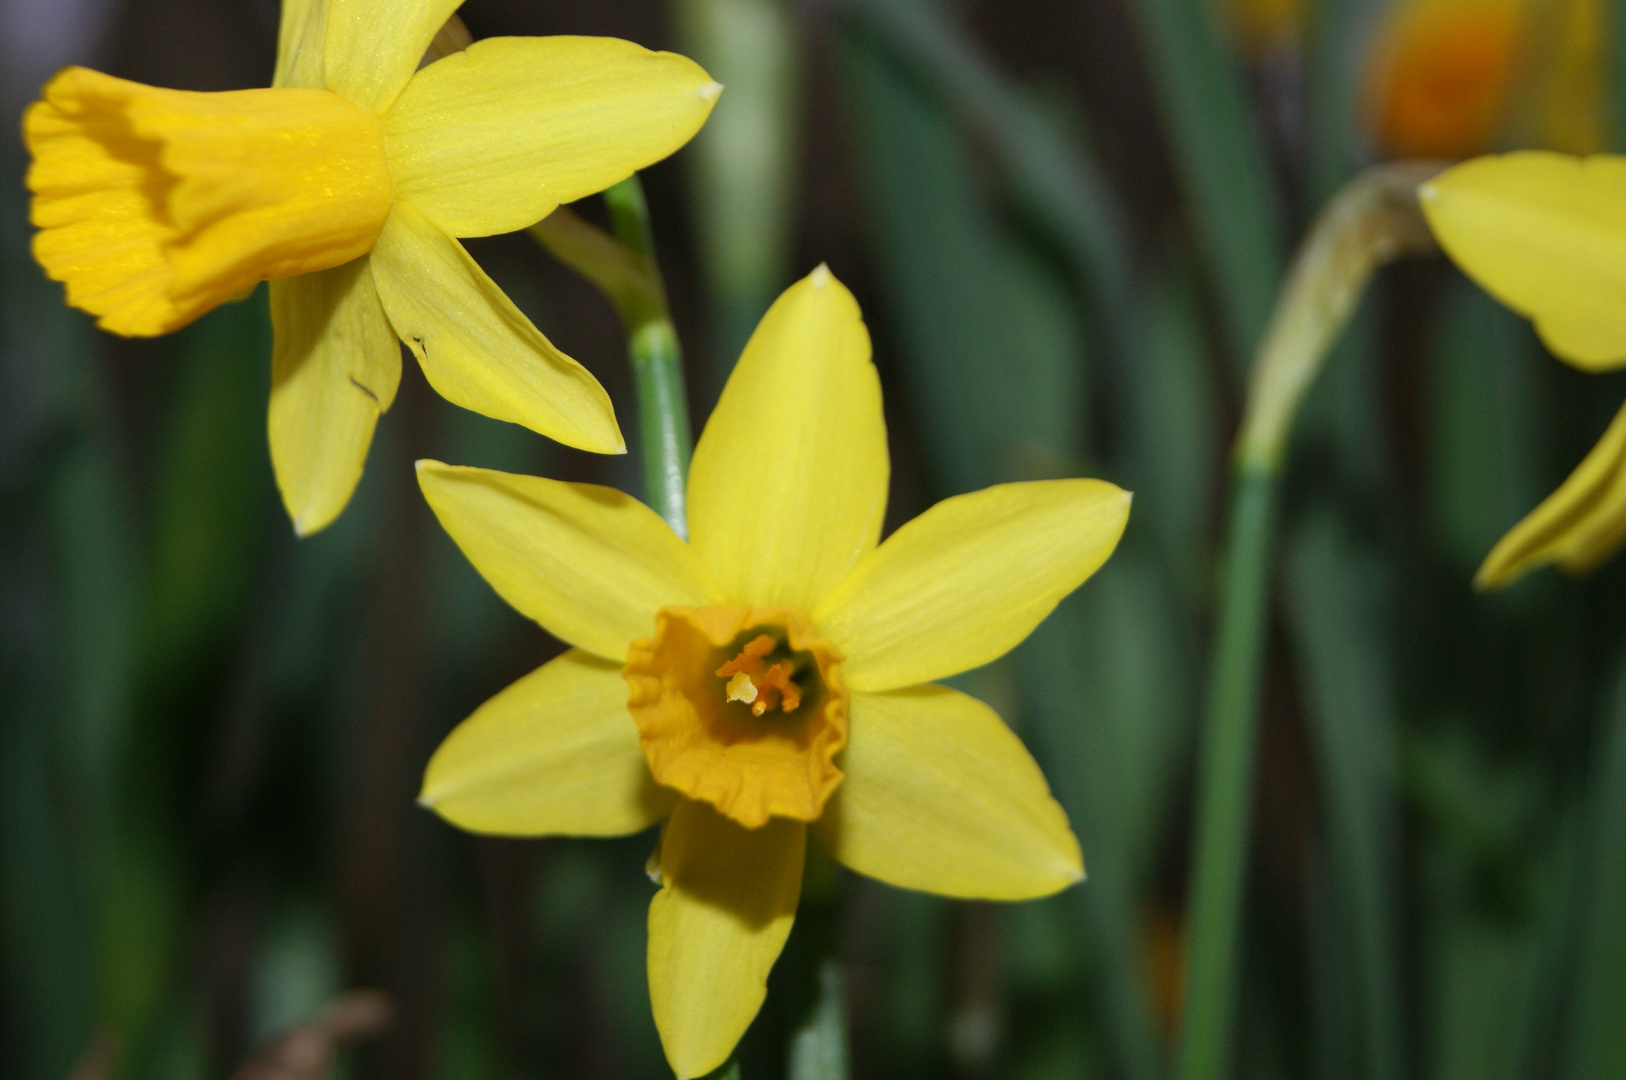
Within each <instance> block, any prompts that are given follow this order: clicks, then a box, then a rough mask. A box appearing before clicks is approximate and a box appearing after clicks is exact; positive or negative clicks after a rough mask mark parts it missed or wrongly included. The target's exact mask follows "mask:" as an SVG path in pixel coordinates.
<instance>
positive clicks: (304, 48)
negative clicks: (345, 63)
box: [271, 0, 328, 87]
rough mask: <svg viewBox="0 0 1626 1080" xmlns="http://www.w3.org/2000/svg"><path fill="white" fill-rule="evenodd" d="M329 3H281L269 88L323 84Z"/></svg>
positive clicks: (303, 0) (302, 0) (316, 0)
mask: <svg viewBox="0 0 1626 1080" xmlns="http://www.w3.org/2000/svg"><path fill="white" fill-rule="evenodd" d="M327 9H328V0H282V21H281V22H280V23H279V24H278V27H277V67H276V73H275V74H274V75H273V76H272V77H271V85H272V86H308V87H319V86H321V85H322V84H323V83H324V82H325V81H326V79H325V76H326V71H327V64H326V63H325V55H324V54H325V52H326V38H327V33H326V30H327Z"/></svg>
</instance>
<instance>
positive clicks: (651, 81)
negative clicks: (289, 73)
mask: <svg viewBox="0 0 1626 1080" xmlns="http://www.w3.org/2000/svg"><path fill="white" fill-rule="evenodd" d="M720 91H721V87H719V86H718V85H717V84H716V83H714V82H713V81H712V79H711V76H710V75H707V74H706V73H705V72H704V71H702V70H701V69H700V66H699V65H698V64H696V63H695V62H694V61H692V60H689V59H687V58H686V57H682V56H678V55H676V54H675V53H665V52H662V53H657V52H650V51H649V50H648V49H645V48H643V47H642V46H639V45H634V44H633V43H632V42H630V41H619V40H617V39H615V38H599V37H546V38H519V37H510V38H490V39H487V40H485V41H477V42H475V43H474V44H473V45H471V46H470V47H469V48H468V49H467V50H465V51H464V52H461V53H456V54H454V55H452V56H448V57H446V58H445V59H444V60H440V61H438V62H437V63H434V64H431V65H430V66H429V67H427V68H425V69H424V70H423V71H422V72H420V73H419V74H418V75H417V77H416V78H414V79H413V80H412V82H411V83H409V84H408V85H407V88H406V90H404V91H403V92H402V94H401V97H400V98H399V99H398V100H397V101H396V103H395V105H394V107H393V108H391V109H390V111H389V114H388V115H387V116H386V117H385V118H384V131H385V137H386V138H387V139H388V142H389V153H390V172H391V173H392V174H393V175H394V177H395V185H396V193H397V194H398V196H399V197H400V198H401V199H404V200H406V201H409V202H411V203H412V205H413V206H415V207H416V208H417V209H418V210H420V211H422V212H423V213H424V214H425V215H427V216H428V217H429V218H430V219H431V220H432V221H434V222H435V224H437V225H439V226H440V227H441V228H442V229H445V230H446V231H447V232H449V233H451V234H452V235H453V236H489V235H491V234H493V233H501V232H512V231H514V230H515V229H523V228H525V227H527V226H529V225H534V224H536V223H537V222H538V221H541V220H542V219H543V218H545V217H547V216H548V215H549V214H550V213H552V212H553V210H554V208H555V207H557V206H558V205H559V204H560V203H568V202H574V201H575V200H577V199H580V198H583V197H584V196H587V195H591V194H593V193H594V192H596V191H603V190H604V189H605V188H607V187H609V186H610V185H611V184H614V183H617V182H619V181H621V180H625V179H626V178H627V177H629V176H631V175H632V174H633V172H634V171H636V170H638V169H642V168H643V167H645V166H646V165H651V164H653V163H655V162H657V161H659V160H661V159H662V158H664V157H666V156H668V155H669V154H671V153H672V152H673V151H674V150H676V149H677V148H678V147H680V146H682V145H683V144H684V143H686V142H688V141H689V140H690V139H691V138H693V137H694V133H695V132H697V131H699V130H700V125H701V124H704V123H705V122H706V117H707V116H708V115H710V113H711V107H712V104H713V103H714V102H716V100H717V95H718V93H719V92H720Z"/></svg>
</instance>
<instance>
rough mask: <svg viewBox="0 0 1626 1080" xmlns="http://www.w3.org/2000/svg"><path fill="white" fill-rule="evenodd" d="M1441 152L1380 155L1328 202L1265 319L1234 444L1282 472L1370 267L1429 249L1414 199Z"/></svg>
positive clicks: (1251, 459) (1248, 458) (1242, 458)
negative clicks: (1393, 157)
mask: <svg viewBox="0 0 1626 1080" xmlns="http://www.w3.org/2000/svg"><path fill="white" fill-rule="evenodd" d="M1443 168H1445V164H1444V163H1443V162H1432V161H1403V162H1397V163H1394V164H1391V165H1379V166H1376V167H1374V168H1371V169H1368V170H1367V171H1366V172H1364V173H1362V174H1361V175H1359V176H1357V177H1356V178H1355V179H1353V180H1351V181H1350V182H1349V183H1348V184H1345V185H1344V187H1343V188H1342V189H1341V190H1340V191H1339V192H1338V194H1336V195H1334V196H1333V198H1332V199H1331V200H1330V201H1329V202H1328V203H1327V206H1326V209H1324V210H1323V211H1322V212H1321V216H1320V217H1319V218H1317V219H1316V222H1315V225H1314V226H1313V227H1312V228H1311V230H1310V234H1309V236H1307V237H1306V238H1305V240H1304V243H1303V244H1302V245H1301V246H1300V247H1299V251H1298V255H1297V257H1296V258H1294V260H1293V266H1292V268H1291V269H1290V270H1289V271H1288V274H1287V280H1286V281H1285V282H1284V283H1283V285H1282V288H1281V292H1280V293H1279V294H1278V296H1277V299H1276V310H1275V311H1274V312H1273V313H1272V314H1271V317H1270V323H1269V325H1268V326H1267V327H1266V329H1265V336H1264V340H1263V341H1261V342H1260V344H1259V352H1258V354H1257V355H1256V357H1255V359H1254V365H1253V373H1252V375H1251V377H1250V382H1249V386H1248V406H1247V413H1246V415H1245V416H1244V418H1243V422H1242V434H1241V436H1240V437H1239V438H1238V440H1237V446H1236V454H1237V459H1238V462H1239V464H1240V463H1244V462H1247V463H1253V464H1258V465H1262V466H1264V467H1266V468H1267V469H1268V470H1269V471H1271V472H1279V471H1280V466H1281V455H1282V448H1283V446H1284V445H1285V444H1286V442H1287V435H1288V432H1289V430H1290V428H1291V426H1292V422H1293V417H1294V416H1295V415H1296V414H1297V412H1298V407H1299V403H1300V402H1301V401H1303V400H1304V394H1305V391H1307V390H1309V388H1310V384H1311V383H1312V382H1314V381H1315V377H1316V374H1317V373H1318V372H1320V370H1321V365H1322V362H1323V361H1324V360H1325V359H1326V358H1327V353H1328V352H1330V351H1331V349H1332V346H1333V344H1334V343H1335V342H1336V341H1337V340H1338V337H1339V335H1340V334H1342V333H1343V331H1344V327H1345V325H1346V324H1347V323H1348V322H1349V318H1350V316H1351V315H1352V314H1354V311H1355V305H1356V303H1357V302H1358V301H1359V300H1360V298H1361V294H1363V293H1364V292H1365V291H1366V284H1367V282H1368V281H1369V280H1370V279H1371V277H1372V272H1373V271H1374V270H1376V269H1377V268H1378V267H1379V266H1382V265H1383V264H1384V263H1386V262H1389V261H1391V260H1393V259H1396V258H1398V257H1400V256H1402V255H1412V254H1420V253H1423V252H1429V251H1433V250H1434V237H1433V235H1432V234H1431V233H1430V232H1429V231H1428V223H1427V222H1425V221H1424V220H1423V216H1422V214H1421V212H1420V211H1419V210H1418V208H1417V194H1416V192H1417V185H1419V184H1421V183H1422V182H1423V181H1424V180H1427V179H1429V178H1430V177H1432V176H1434V175H1435V174H1436V173H1438V172H1439V171H1440V170H1442V169H1443Z"/></svg>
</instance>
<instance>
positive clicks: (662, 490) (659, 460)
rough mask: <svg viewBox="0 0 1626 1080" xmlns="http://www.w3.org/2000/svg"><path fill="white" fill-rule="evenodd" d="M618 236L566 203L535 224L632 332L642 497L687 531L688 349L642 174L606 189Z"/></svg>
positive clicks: (539, 237) (546, 243) (541, 238)
mask: <svg viewBox="0 0 1626 1080" xmlns="http://www.w3.org/2000/svg"><path fill="white" fill-rule="evenodd" d="M604 202H605V205H606V207H607V208H608V209H609V212H610V223H611V227H612V228H613V229H614V230H615V235H614V236H611V235H610V234H608V233H606V232H605V231H604V230H602V229H600V228H598V227H597V226H596V225H592V224H590V223H589V222H587V221H584V220H582V218H580V217H579V216H577V215H576V214H575V213H573V212H572V211H571V210H569V209H568V208H566V207H560V208H559V209H558V210H555V211H554V212H553V213H552V214H550V215H548V217H547V218H546V219H545V220H543V221H540V222H538V223H537V224H535V225H533V226H531V229H530V232H531V236H532V237H534V238H535V239H536V241H537V242H538V243H540V244H541V245H542V246H543V247H545V248H547V249H548V250H549V251H551V252H552V253H553V254H554V256H555V257H557V258H558V259H559V261H561V262H563V263H565V264H566V265H567V266H569V267H571V268H572V269H574V270H575V271H577V272H578V273H580V274H581V275H582V276H583V277H585V278H587V279H588V280H589V281H591V282H592V283H593V284H594V285H596V286H598V288H599V290H600V291H601V292H603V293H604V295H605V296H607V297H609V299H610V302H611V303H612V304H614V305H615V310H616V314H618V315H619V316H620V317H621V324H622V326H623V327H625V328H626V331H627V352H628V354H629V355H630V357H631V360H632V378H633V389H634V392H635V393H636V395H637V399H638V433H639V449H640V451H641V452H642V453H643V459H644V495H645V498H646V499H647V500H648V501H649V504H650V506H652V507H654V508H655V511H656V513H658V514H660V515H661V517H662V518H664V519H666V523H667V524H668V525H670V526H671V527H672V530H673V531H674V532H676V533H677V534H678V535H679V536H687V535H688V525H687V512H686V508H685V503H684V491H685V487H686V485H687V483H688V476H689V452H690V442H691V441H690V433H689V406H688V398H687V396H686V395H685V392H684V385H683V350H682V348H681V347H680V346H679V344H678V337H677V330H676V329H675V328H674V327H673V326H672V319H671V317H670V315H669V314H668V313H667V308H666V288H665V286H664V285H663V283H662V281H661V275H660V269H659V267H658V266H657V265H656V263H655V245H654V240H653V238H652V236H651V233H650V228H649V208H648V205H647V204H646V203H645V201H644V189H643V187H642V185H640V184H639V182H638V178H637V177H636V176H631V177H628V178H627V179H626V180H623V181H622V182H621V183H619V184H617V185H615V186H614V187H612V188H610V189H609V190H608V191H606V192H605V193H604Z"/></svg>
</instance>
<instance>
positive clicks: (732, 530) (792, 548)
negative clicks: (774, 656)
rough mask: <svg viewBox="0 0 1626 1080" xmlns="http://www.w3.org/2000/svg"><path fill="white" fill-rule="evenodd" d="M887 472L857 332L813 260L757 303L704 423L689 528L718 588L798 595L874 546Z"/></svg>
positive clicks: (774, 599) (739, 595) (841, 292)
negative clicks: (760, 309)
mask: <svg viewBox="0 0 1626 1080" xmlns="http://www.w3.org/2000/svg"><path fill="white" fill-rule="evenodd" d="M887 474H888V461H887V451H886V425H885V423H884V422H883V420H882V418H881V384H880V380H879V379H878V378H877V377H876V374H875V367H874V365H873V364H871V363H870V344H869V332H868V331H867V330H866V329H865V327H864V321H863V317H862V315H860V313H859V311H858V303H857V301H855V300H854V299H853V296H852V294H851V293H850V292H848V291H847V288H846V286H844V285H842V284H841V282H839V281H837V280H836V279H835V277H834V276H833V275H831V273H830V272H829V271H828V270H827V269H825V268H824V267H822V266H821V267H819V268H818V269H817V270H815V271H814V272H813V273H812V274H810V275H809V276H808V277H806V278H803V279H802V280H801V281H799V282H797V283H796V284H795V285H792V286H791V287H790V288H789V289H787V290H786V291H785V293H784V295H782V296H780V298H779V299H778V300H777V301H775V302H774V305H773V307H771V308H769V309H768V313H767V314H766V315H765V316H763V318H762V323H761V324H760V325H759V326H758V327H757V330H756V333H755V334H753V335H752V337H751V341H750V344H748V345H746V347H745V353H744V354H743V355H742V356H741V357H740V361H739V363H738V364H737V365H735V367H734V373H733V374H732V375H730V376H729V379H728V385H727V386H726V387H724V389H723V395H722V398H721V399H720V400H719V401H718V402H717V408H716V409H715V410H714V411H713V412H712V414H711V419H710V420H709V421H707V423H706V430H705V432H704V433H703V434H702V435H701V436H700V443H699V445H698V446H697V447H695V452H694V465H693V467H692V469H691V471H690V473H689V536H690V538H691V542H692V543H693V544H694V546H695V550H696V551H698V552H700V556H701V558H703V559H705V561H706V565H707V566H709V567H711V571H712V573H713V574H715V575H716V576H717V580H718V581H719V582H720V583H721V584H722V586H723V589H724V591H725V592H727V594H728V597H729V599H730V600H734V601H737V602H741V603H751V604H757V605H760V606H771V605H779V604H793V605H796V606H798V607H804V608H811V607H812V606H813V605H814V604H815V603H817V602H818V601H819V599H820V598H822V597H823V596H824V595H825V593H827V592H829V591H830V589H832V588H834V587H835V585H836V583H837V582H839V581H840V580H841V579H842V577H843V576H844V575H845V574H846V573H847V571H848V570H850V569H851V568H852V566H853V564H854V563H856V562H857V561H858V559H859V558H860V557H861V556H862V555H863V554H864V553H865V552H866V551H869V550H870V549H871V548H873V547H874V546H875V541H876V540H877V539H878V538H879V536H880V531H881V517H882V515H883V514H884V513H885V511H886V487H887Z"/></svg>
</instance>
